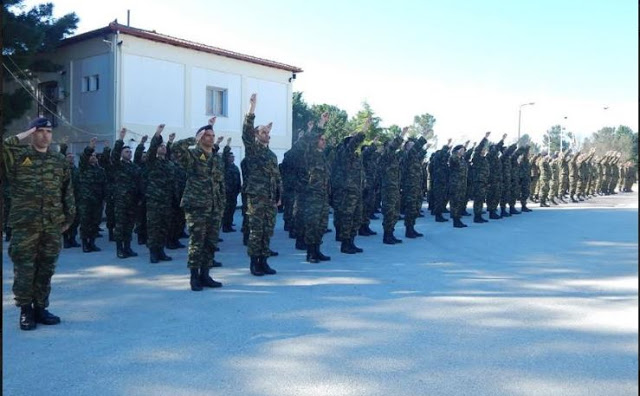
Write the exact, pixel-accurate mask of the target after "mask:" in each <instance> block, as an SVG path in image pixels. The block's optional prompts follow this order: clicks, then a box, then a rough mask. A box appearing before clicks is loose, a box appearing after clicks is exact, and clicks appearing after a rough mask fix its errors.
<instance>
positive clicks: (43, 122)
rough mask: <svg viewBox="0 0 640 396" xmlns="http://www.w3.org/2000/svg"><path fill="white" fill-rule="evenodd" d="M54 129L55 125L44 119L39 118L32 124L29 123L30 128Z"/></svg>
mask: <svg viewBox="0 0 640 396" xmlns="http://www.w3.org/2000/svg"><path fill="white" fill-rule="evenodd" d="M31 128H36V129H38V128H53V125H52V124H51V121H49V120H48V119H46V118H44V117H38V118H36V119H35V120H33V121H31V123H29V128H28V129H31Z"/></svg>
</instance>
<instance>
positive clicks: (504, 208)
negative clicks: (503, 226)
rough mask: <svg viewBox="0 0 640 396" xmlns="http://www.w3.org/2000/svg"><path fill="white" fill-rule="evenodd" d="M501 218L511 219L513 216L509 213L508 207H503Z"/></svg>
mask: <svg viewBox="0 0 640 396" xmlns="http://www.w3.org/2000/svg"><path fill="white" fill-rule="evenodd" d="M500 216H501V217H511V214H510V213H509V212H507V208H506V206H501V207H500Z"/></svg>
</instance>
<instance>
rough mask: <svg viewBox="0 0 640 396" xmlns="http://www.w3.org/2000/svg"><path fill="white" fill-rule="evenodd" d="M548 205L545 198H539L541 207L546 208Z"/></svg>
mask: <svg viewBox="0 0 640 396" xmlns="http://www.w3.org/2000/svg"><path fill="white" fill-rule="evenodd" d="M549 206H550V205H549V204H548V203H547V200H546V199H541V200H540V207H541V208H548V207H549Z"/></svg>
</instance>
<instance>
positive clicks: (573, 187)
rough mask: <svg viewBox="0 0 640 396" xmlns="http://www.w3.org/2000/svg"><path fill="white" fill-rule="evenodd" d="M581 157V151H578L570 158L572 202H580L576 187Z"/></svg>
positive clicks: (570, 196)
mask: <svg viewBox="0 0 640 396" xmlns="http://www.w3.org/2000/svg"><path fill="white" fill-rule="evenodd" d="M579 157H580V152H579V151H578V152H576V153H574V154H573V156H572V157H571V159H570V160H569V198H570V199H571V202H579V201H578V200H577V199H576V192H577V190H576V188H577V186H578V164H577V161H578V158H579Z"/></svg>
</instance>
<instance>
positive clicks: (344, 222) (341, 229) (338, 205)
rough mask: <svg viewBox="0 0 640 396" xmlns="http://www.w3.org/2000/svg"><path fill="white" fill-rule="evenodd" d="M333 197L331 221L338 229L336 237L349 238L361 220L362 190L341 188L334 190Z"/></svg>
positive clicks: (343, 239)
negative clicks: (337, 190)
mask: <svg viewBox="0 0 640 396" xmlns="http://www.w3.org/2000/svg"><path fill="white" fill-rule="evenodd" d="M333 199H334V205H335V206H334V208H333V209H334V217H333V221H334V225H335V227H336V230H337V231H338V239H340V240H341V241H345V240H349V239H351V238H353V237H355V236H356V234H357V232H358V229H359V228H360V222H361V221H362V192H361V191H357V190H350V191H345V190H342V191H339V192H336V193H335V195H334V197H333Z"/></svg>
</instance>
